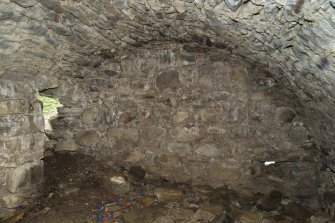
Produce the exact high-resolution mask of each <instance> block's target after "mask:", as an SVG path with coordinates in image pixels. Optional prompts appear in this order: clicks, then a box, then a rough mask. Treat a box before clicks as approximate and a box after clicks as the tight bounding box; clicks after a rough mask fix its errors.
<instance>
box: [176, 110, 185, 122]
mask: <svg viewBox="0 0 335 223" xmlns="http://www.w3.org/2000/svg"><path fill="white" fill-rule="evenodd" d="M187 118H188V114H187V112H177V113H176V115H175V116H174V120H175V122H176V123H181V122H183V121H184V120H185V119H187Z"/></svg>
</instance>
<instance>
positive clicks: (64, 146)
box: [55, 141, 78, 152]
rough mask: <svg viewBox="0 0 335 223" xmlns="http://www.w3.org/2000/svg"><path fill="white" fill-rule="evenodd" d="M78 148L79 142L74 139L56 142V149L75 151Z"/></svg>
mask: <svg viewBox="0 0 335 223" xmlns="http://www.w3.org/2000/svg"><path fill="white" fill-rule="evenodd" d="M77 150H78V144H76V143H75V142H74V141H60V142H58V143H57V144H56V148H55V151H58V152H59V151H70V152H74V151H77Z"/></svg>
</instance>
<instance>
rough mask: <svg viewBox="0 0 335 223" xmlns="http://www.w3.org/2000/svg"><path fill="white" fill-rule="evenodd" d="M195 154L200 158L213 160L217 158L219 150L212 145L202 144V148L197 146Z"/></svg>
mask: <svg viewBox="0 0 335 223" xmlns="http://www.w3.org/2000/svg"><path fill="white" fill-rule="evenodd" d="M195 153H196V154H198V155H200V156H206V157H211V158H215V157H217V156H218V155H219V150H218V148H216V146H214V145H211V144H204V145H202V146H199V147H198V148H197V149H196V150H195Z"/></svg>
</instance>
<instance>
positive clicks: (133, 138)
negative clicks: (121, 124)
mask: <svg viewBox="0 0 335 223" xmlns="http://www.w3.org/2000/svg"><path fill="white" fill-rule="evenodd" d="M108 134H109V136H111V137H115V138H116V139H118V140H121V141H125V142H129V143H133V144H136V143H137V142H138V140H139V139H140V137H139V130H138V129H133V128H129V129H125V128H112V129H110V130H109V131H108Z"/></svg>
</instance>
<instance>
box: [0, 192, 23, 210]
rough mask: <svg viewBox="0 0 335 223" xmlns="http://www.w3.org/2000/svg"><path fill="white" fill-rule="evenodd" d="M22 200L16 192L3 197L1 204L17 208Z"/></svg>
mask: <svg viewBox="0 0 335 223" xmlns="http://www.w3.org/2000/svg"><path fill="white" fill-rule="evenodd" d="M21 201H22V198H21V197H19V196H18V195H16V194H7V195H5V196H3V197H2V198H1V206H2V207H5V208H15V207H17V206H18V205H19V204H20V203H21Z"/></svg>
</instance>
